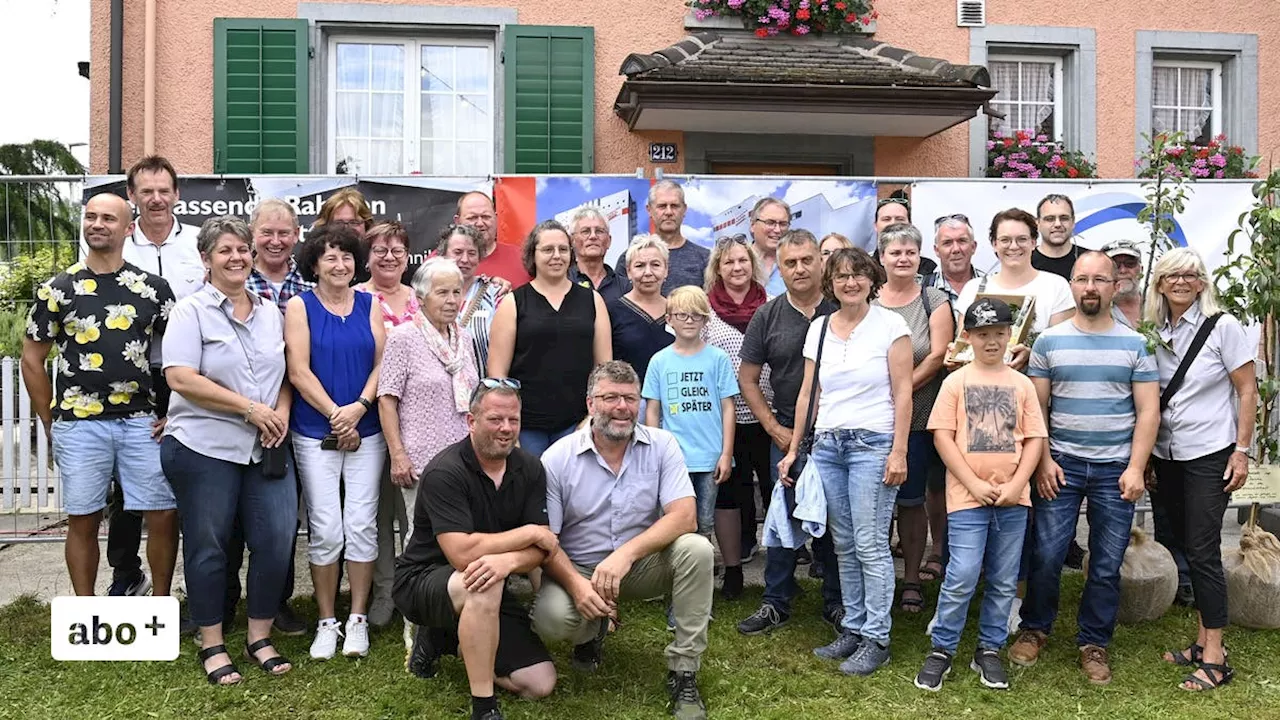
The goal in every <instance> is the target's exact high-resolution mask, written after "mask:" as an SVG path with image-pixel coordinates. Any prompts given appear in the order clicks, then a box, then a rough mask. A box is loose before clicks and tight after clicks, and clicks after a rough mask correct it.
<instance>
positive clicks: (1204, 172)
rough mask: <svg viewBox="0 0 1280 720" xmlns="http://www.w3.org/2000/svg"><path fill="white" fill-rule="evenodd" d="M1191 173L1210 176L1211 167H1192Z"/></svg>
mask: <svg viewBox="0 0 1280 720" xmlns="http://www.w3.org/2000/svg"><path fill="white" fill-rule="evenodd" d="M1191 174H1192V175H1194V176H1196V177H1202V178H1207V177H1209V168H1191Z"/></svg>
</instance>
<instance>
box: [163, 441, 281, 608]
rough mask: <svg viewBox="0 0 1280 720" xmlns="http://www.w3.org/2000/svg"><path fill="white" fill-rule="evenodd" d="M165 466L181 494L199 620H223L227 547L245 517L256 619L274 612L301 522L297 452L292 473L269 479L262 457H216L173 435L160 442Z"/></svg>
mask: <svg viewBox="0 0 1280 720" xmlns="http://www.w3.org/2000/svg"><path fill="white" fill-rule="evenodd" d="M160 464H161V465H162V466H163V467H164V474H165V476H166V477H168V478H169V483H170V484H172V485H173V490H174V494H175V495H177V498H178V519H179V522H180V523H181V526H182V562H183V564H184V567H185V574H186V577H187V600H188V603H189V604H190V606H191V619H192V620H194V621H195V623H196V625H199V626H200V627H208V626H210V625H217V624H219V623H221V622H222V618H223V612H224V607H223V606H224V603H226V601H227V598H226V594H227V584H228V580H227V567H228V565H229V561H228V558H227V551H228V549H229V548H231V547H232V531H233V528H234V527H235V525H236V521H237V520H239V523H240V527H241V529H242V530H243V532H244V539H245V544H247V545H248V546H249V576H248V588H247V589H248V603H247V604H248V612H249V617H251V618H253V619H255V620H266V619H270V618H274V617H275V616H276V611H277V610H279V609H280V596H281V593H283V591H284V583H285V579H286V577H287V576H288V574H289V566H290V564H291V563H292V560H293V558H292V555H291V552H290V551H291V549H292V547H293V538H294V537H295V536H296V534H297V527H298V486H297V483H296V481H295V480H294V472H293V459H292V457H290V458H289V460H288V463H287V464H286V468H287V469H286V472H285V477H282V478H267V477H265V476H263V474H262V463H256V464H250V465H240V464H238V463H232V462H227V461H225V460H218V459H215V458H211V457H208V456H206V455H201V454H200V453H198V452H196V451H195V450H192V449H191V448H189V447H187V446H186V445H183V444H182V443H181V442H179V441H178V440H177V438H174V437H173V436H168V437H166V438H165V439H164V442H162V443H161V445H160ZM236 547H238V546H236ZM235 566H236V567H239V562H236V563H235ZM233 607H234V606H233Z"/></svg>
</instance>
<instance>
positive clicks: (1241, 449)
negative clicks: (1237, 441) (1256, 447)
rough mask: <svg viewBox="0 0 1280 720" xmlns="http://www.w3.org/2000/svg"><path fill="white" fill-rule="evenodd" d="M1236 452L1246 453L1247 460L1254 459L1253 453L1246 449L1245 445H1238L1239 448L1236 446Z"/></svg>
mask: <svg viewBox="0 0 1280 720" xmlns="http://www.w3.org/2000/svg"><path fill="white" fill-rule="evenodd" d="M1236 452H1238V453H1244V455H1245V457H1247V458H1250V459H1252V458H1253V453H1252V452H1251V451H1250V448H1248V447H1246V446H1244V445H1237V446H1236Z"/></svg>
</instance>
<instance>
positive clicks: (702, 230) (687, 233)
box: [680, 225, 711, 247]
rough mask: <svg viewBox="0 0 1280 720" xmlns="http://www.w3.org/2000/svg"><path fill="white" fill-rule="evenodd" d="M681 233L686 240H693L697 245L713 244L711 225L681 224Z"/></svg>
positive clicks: (707, 245) (706, 245)
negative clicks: (694, 225)
mask: <svg viewBox="0 0 1280 720" xmlns="http://www.w3.org/2000/svg"><path fill="white" fill-rule="evenodd" d="M680 234H681V235H683V236H684V239H685V240H689V241H692V242H693V243H694V244H695V245H702V246H704V247H709V246H710V245H711V228H709V227H693V226H692V225H681V226H680Z"/></svg>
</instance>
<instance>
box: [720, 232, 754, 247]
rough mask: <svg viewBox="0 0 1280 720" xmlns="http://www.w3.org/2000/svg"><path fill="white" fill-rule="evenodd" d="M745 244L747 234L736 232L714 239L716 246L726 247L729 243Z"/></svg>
mask: <svg viewBox="0 0 1280 720" xmlns="http://www.w3.org/2000/svg"><path fill="white" fill-rule="evenodd" d="M746 244H747V236H746V235H743V234H742V233H738V234H737V235H721V236H720V237H719V238H717V239H716V247H718V248H723V247H728V246H730V245H742V246H746Z"/></svg>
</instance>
